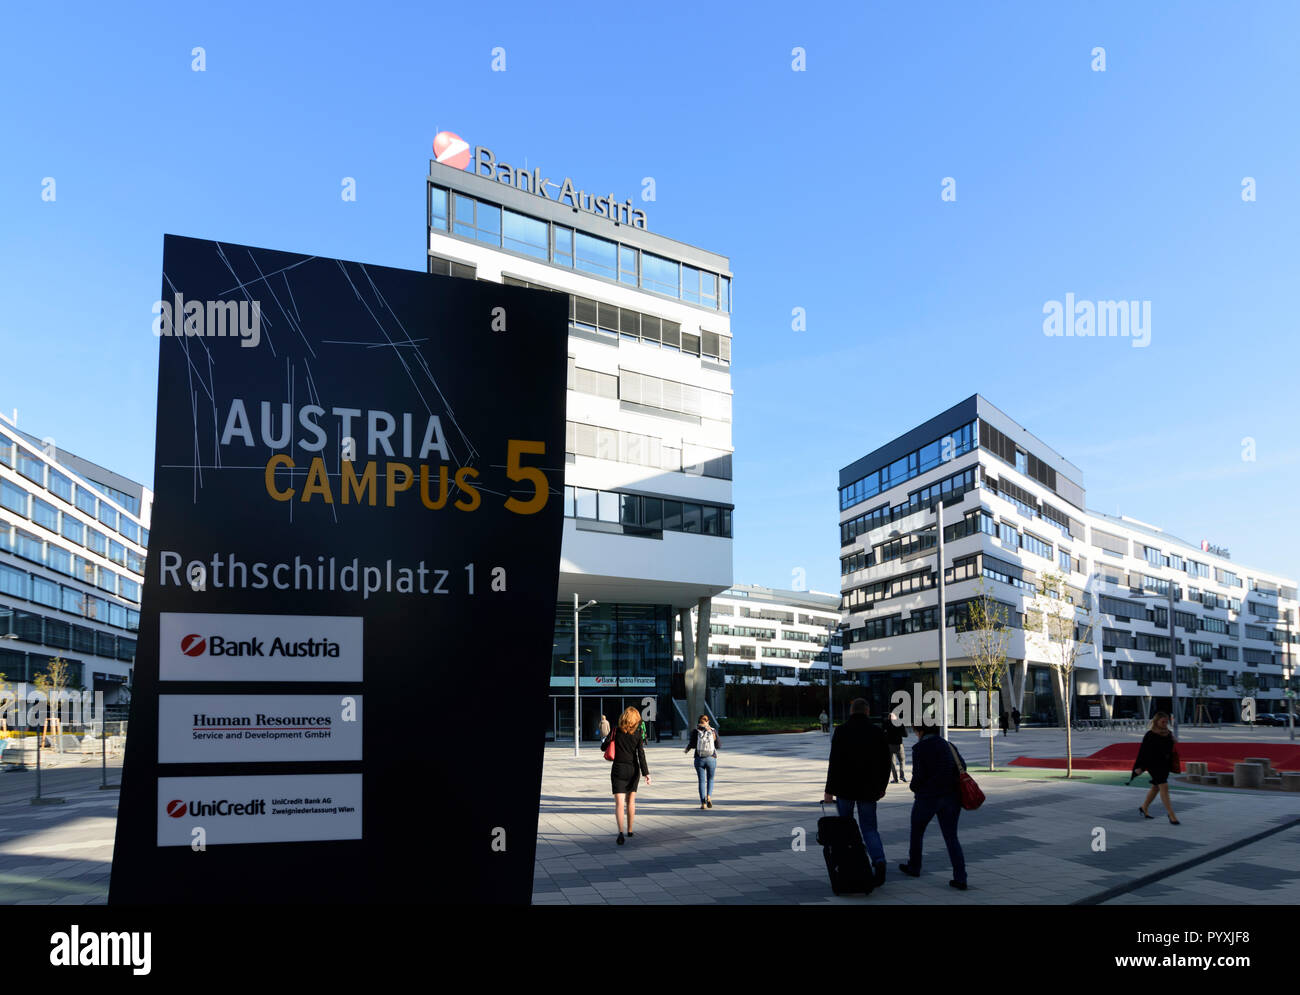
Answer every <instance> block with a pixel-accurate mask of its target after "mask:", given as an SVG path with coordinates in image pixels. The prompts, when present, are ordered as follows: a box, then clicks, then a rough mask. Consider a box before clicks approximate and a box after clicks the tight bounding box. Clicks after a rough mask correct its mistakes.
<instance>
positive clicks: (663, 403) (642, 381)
mask: <svg viewBox="0 0 1300 995" xmlns="http://www.w3.org/2000/svg"><path fill="white" fill-rule="evenodd" d="M568 387H569V389H570V390H576V391H578V392H579V393H582V394H594V395H595V396H596V397H607V398H610V399H611V400H621V401H627V402H629V403H632V404H643V405H645V406H646V407H651V408H658V409H659V410H661V411H673V412H677V413H678V414H686V415H694V416H696V417H699V418H712V419H715V420H717V421H725V422H729V421H731V395H730V394H728V393H725V392H723V391H720V390H709V389H708V388H707V387H696V386H695V385H693V384H685V383H679V382H678V381H676V380H663V379H661V378H659V377H652V376H650V375H648V374H645V373H633V372H632V371H631V370H623V369H620V370H619V375H618V376H615V375H614V374H612V373H604V372H602V371H600V370H588V369H585V368H583V367H581V366H578V365H577V363H576V361H575V360H574V358H573V357H572V356H570V357H569V378H568Z"/></svg>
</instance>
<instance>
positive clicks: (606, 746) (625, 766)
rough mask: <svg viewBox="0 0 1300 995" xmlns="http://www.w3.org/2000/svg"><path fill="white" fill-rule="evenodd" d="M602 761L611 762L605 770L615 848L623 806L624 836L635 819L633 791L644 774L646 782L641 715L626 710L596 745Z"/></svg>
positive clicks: (628, 709)
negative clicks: (615, 832) (611, 793)
mask: <svg viewBox="0 0 1300 995" xmlns="http://www.w3.org/2000/svg"><path fill="white" fill-rule="evenodd" d="M600 745H601V749H603V750H604V751H605V759H606V760H612V761H613V766H611V767H610V769H609V782H610V787H611V788H613V790H614V822H615V823H617V825H618V841H617V842H618V845H619V846H622V845H623V843H624V839H623V806H624V805H626V806H627V835H628V836H631V835H633V833H632V820H633V819H634V818H636V789H637V787H638V785H639V783H640V781H641V775H642V774H644V775H645V783H646V784H649V783H650V767H649V765H647V764H646V762H645V746H644V744H643V743H642V740H641V713H640V712H639V711H637V710H636V709H635V708H632V707H630V706H629V707H628V708H625V709H624V710H623V714H622V715H621V716H620V717H619V720H618V726H617V727H616V728H614V729H613V730H611V731H610V734H609V736H608V737H606V739H605V740H604V741H603V742H602V743H601V744H600Z"/></svg>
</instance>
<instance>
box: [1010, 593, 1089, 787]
mask: <svg viewBox="0 0 1300 995" xmlns="http://www.w3.org/2000/svg"><path fill="white" fill-rule="evenodd" d="M1078 593H1079V592H1077V591H1075V590H1074V589H1073V588H1071V587H1070V586H1069V584H1067V583H1066V580H1065V578H1064V577H1063V576H1062V575H1061V574H1059V573H1056V572H1054V571H1049V572H1047V573H1043V574H1040V575H1039V578H1038V592H1037V593H1036V594H1035V595H1034V597H1033V600H1032V601H1030V603H1029V605H1028V608H1027V610H1026V612H1025V642H1026V643H1028V644H1030V645H1032V646H1033V647H1034V648H1035V649H1037V650H1038V651H1039V653H1041V655H1042V657H1043V659H1044V660H1046V661H1047V663H1048V664H1050V665H1051V668H1052V674H1053V676H1054V677H1055V679H1056V687H1057V691H1058V692H1059V693H1060V697H1061V705H1062V708H1061V711H1062V714H1063V716H1064V719H1063V724H1064V725H1065V776H1066V777H1070V776H1072V775H1073V772H1074V739H1073V737H1072V735H1071V733H1072V731H1073V730H1072V729H1071V722H1070V698H1071V694H1072V691H1073V689H1074V665H1075V663H1076V662H1077V661H1078V658H1079V656H1080V654H1086V653H1092V652H1094V650H1093V646H1092V632H1093V629H1094V628H1096V625H1097V619H1096V616H1095V615H1094V614H1093V612H1092V610H1091V607H1088V608H1083V607H1081V606H1080V605H1076V604H1075V603H1074V598H1075V596H1076V594H1078Z"/></svg>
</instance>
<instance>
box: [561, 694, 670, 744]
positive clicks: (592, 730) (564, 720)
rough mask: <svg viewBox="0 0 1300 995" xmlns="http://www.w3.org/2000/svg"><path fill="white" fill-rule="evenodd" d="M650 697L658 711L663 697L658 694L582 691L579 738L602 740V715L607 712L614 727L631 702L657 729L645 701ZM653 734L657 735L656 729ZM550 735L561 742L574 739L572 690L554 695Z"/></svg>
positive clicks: (569, 741) (651, 727) (652, 727)
mask: <svg viewBox="0 0 1300 995" xmlns="http://www.w3.org/2000/svg"><path fill="white" fill-rule="evenodd" d="M646 698H650V699H652V700H653V701H654V702H655V706H656V707H655V713H657V711H658V707H657V706H658V703H659V697H658V695H654V694H628V695H594V694H593V695H588V694H584V695H582V697H581V698H580V699H579V708H580V713H581V722H582V724H581V725H580V726H579V729H578V738H579V741H580V742H583V743H594V742H599V741H600V717H601V716H602V715H604V716H605V718H607V719H609V724H610V726H611V727H613V726H615V725H617V724H618V719H619V716H620V715H622V714H623V709H625V708H627V707H629V706H631V707H632V708H635V709H636V710H637V711H638V712H640V713H641V715H642V718H645V719H647V720H649V722H650V723H651V724H650V729H651V730H653V729H654V725H653V720H652V719H650V716H648V715H647V714H646V713H647V711H648V709H647V707H646V704H645V699H646ZM651 735H654V733H653V731H652V732H651ZM547 739H549V740H552V741H554V742H557V743H572V742H573V695H572V694H567V695H551V731H550V734H549V735H548V736H547Z"/></svg>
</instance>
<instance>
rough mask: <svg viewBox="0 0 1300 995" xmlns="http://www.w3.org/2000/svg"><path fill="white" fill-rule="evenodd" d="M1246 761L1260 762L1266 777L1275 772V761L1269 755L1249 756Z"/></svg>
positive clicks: (1251, 762) (1249, 762)
mask: <svg viewBox="0 0 1300 995" xmlns="http://www.w3.org/2000/svg"><path fill="white" fill-rule="evenodd" d="M1246 763H1248V764H1259V766H1260V767H1261V768H1262V769H1263V771H1264V776H1265V777H1268V776H1269V775H1270V774H1272V773H1273V761H1272V760H1270V759H1269V758H1268V757H1247V758H1246Z"/></svg>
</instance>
